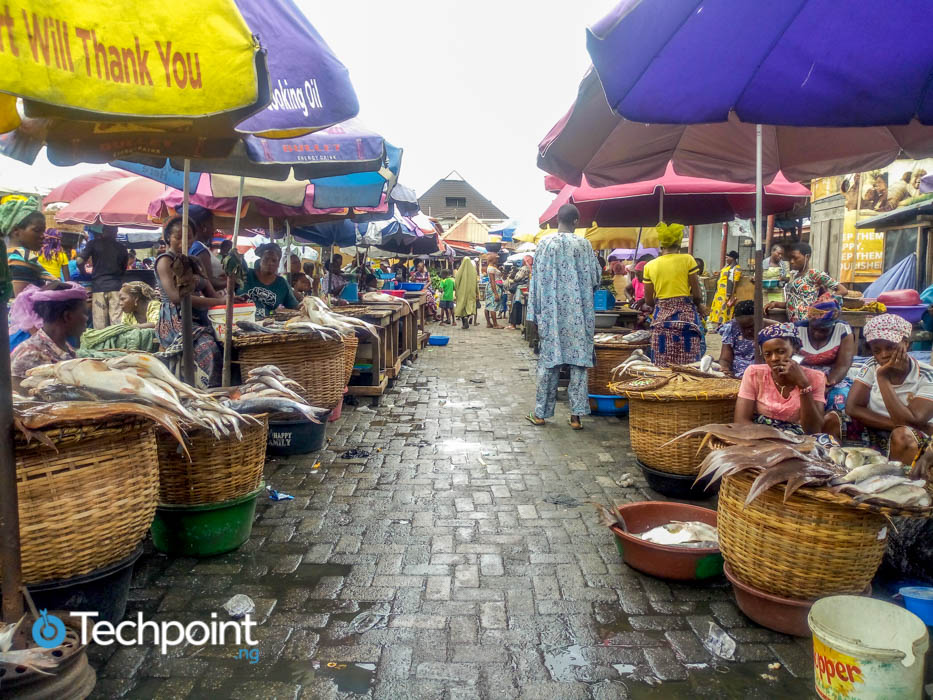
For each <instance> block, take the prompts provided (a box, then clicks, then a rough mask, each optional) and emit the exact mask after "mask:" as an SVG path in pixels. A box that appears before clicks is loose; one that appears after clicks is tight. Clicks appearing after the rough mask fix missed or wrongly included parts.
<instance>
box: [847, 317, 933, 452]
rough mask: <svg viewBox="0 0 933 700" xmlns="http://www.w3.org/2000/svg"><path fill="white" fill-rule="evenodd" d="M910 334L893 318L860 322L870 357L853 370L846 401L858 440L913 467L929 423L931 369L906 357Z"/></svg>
mask: <svg viewBox="0 0 933 700" xmlns="http://www.w3.org/2000/svg"><path fill="white" fill-rule="evenodd" d="M912 332H913V325H912V324H911V323H910V322H909V321H906V320H904V319H903V318H901V317H900V316H895V315H893V314H881V315H880V316H875V317H874V318H872V319H871V320H870V321H868V323H866V324H865V329H864V333H865V342H867V343H868V347H869V348H870V349H871V354H872V359H870V360H869V361H868V362H866V363H865V364H864V365H863V366H862V368H861V369H860V370H859V373H858V375H856V377H855V381H854V382H853V383H852V388H851V389H850V391H849V398H848V400H847V401H846V413H847V414H848V415H849V417H850V418H851V419H852V420H853V421H857V422H858V424H859V427H861V428H862V429H863V432H862V439H863V442H865V443H867V444H868V445H870V446H871V447H874V448H875V449H877V450H880V451H882V452H887V454H888V456H889V457H890V459H892V460H895V461H898V462H903V463H904V464H913V463H914V461H915V460H916V459H917V456H918V455H919V454H920V452H921V451H923V450H924V449H926V448H927V447H928V446H929V445H930V421H931V419H933V367H930V366H929V365H922V364H920V363H919V362H917V361H916V360H915V359H913V358H912V357H911V356H910V355H908V354H907V349H908V347H909V343H910V336H911V333H912Z"/></svg>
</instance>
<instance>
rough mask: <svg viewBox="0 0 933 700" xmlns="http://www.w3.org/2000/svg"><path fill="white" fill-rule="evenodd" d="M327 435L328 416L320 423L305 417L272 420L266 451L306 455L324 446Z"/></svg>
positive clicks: (268, 452) (269, 452)
mask: <svg viewBox="0 0 933 700" xmlns="http://www.w3.org/2000/svg"><path fill="white" fill-rule="evenodd" d="M326 435H327V417H326V416H325V417H322V418H321V422H320V423H312V422H311V421H309V420H307V419H305V418H293V419H288V420H270V421H269V437H268V438H267V440H266V453H267V454H270V455H281V456H286V455H304V454H308V453H309V452H317V451H318V450H320V449H321V448H323V447H324V439H325V437H326Z"/></svg>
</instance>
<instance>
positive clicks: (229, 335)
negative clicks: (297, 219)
mask: <svg viewBox="0 0 933 700" xmlns="http://www.w3.org/2000/svg"><path fill="white" fill-rule="evenodd" d="M245 179H246V178H244V177H240V185H239V189H238V190H237V194H236V213H235V214H234V217H233V248H231V250H230V253H231V255H237V249H236V242H237V237H238V236H239V235H240V212H241V211H242V210H243V181H244V180H245ZM235 295H236V279H235V278H234V276H233V275H231V274H228V275H227V300H226V306H227V308H226V309H224V316H225V318H224V328H225V329H226V333H224V369H223V381H222V382H221V383H222V384H223V386H230V384H231V381H232V376H231V375H232V371H231V363H232V362H233V297H234V296H235Z"/></svg>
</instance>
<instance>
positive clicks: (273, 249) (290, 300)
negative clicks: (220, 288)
mask: <svg viewBox="0 0 933 700" xmlns="http://www.w3.org/2000/svg"><path fill="white" fill-rule="evenodd" d="M256 256H257V257H258V258H259V261H258V262H257V263H256V266H255V269H253V270H247V271H246V283H245V284H244V285H243V288H242V289H241V290H240V294H245V295H246V296H247V297H248V298H249V300H250V301H251V302H253V303H254V304H255V305H256V318H266V317H267V316H271V315H272V312H273V311H275V310H276V309H277V308H279V307H280V306H284V307H285V308H286V309H297V308H298V300H297V299H296V298H295V295H294V294H293V293H292V289H291V287H289V286H288V282H286V281H285V278H284V277H282V276H281V275H280V274H279V264H280V263H281V262H282V249H281V248H279V246H277V245H276V244H275V243H263V244H262V245H261V246H259V247H258V248H256Z"/></svg>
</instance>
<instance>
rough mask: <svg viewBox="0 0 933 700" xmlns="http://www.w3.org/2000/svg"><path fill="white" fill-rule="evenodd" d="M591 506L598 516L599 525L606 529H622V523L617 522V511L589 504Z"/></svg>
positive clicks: (600, 505) (596, 504) (600, 504)
mask: <svg viewBox="0 0 933 700" xmlns="http://www.w3.org/2000/svg"><path fill="white" fill-rule="evenodd" d="M591 503H592V506H593V507H594V508H595V509H596V514H597V515H598V516H599V524H600V525H605V526H606V527H612V526H613V525H615V526H616V527H622V523H621V522H620V520H619V512H618V510H615V511H613V510H610V509H609V508H607V507H606V506H604V505H603V504H602V503H595V502H591Z"/></svg>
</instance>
